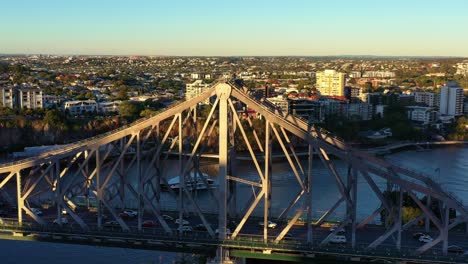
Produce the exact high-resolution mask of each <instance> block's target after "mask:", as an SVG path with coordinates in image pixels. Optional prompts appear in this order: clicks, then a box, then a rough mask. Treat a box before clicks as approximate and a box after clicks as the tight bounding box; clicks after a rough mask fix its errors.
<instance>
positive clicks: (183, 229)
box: [177, 225, 193, 233]
mask: <svg viewBox="0 0 468 264" xmlns="http://www.w3.org/2000/svg"><path fill="white" fill-rule="evenodd" d="M177 231H178V232H179V233H186V232H192V231H193V228H192V227H191V226H187V225H183V226H181V227H179V228H177Z"/></svg>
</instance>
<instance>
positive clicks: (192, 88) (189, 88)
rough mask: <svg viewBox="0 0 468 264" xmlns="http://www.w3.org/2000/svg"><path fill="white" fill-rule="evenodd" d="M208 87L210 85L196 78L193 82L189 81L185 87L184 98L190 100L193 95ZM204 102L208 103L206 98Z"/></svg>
mask: <svg viewBox="0 0 468 264" xmlns="http://www.w3.org/2000/svg"><path fill="white" fill-rule="evenodd" d="M209 87H211V85H210V84H208V83H203V81H202V80H196V81H195V82H193V83H189V84H187V85H186V87H185V99H186V100H190V99H192V98H194V97H197V96H199V95H200V94H202V93H203V92H204V91H205V90H206V89H208V88H209ZM205 103H208V100H206V102H205Z"/></svg>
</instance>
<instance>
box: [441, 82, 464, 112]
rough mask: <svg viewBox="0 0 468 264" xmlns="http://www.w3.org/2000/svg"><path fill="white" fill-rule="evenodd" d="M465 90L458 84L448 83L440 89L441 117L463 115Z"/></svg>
mask: <svg viewBox="0 0 468 264" xmlns="http://www.w3.org/2000/svg"><path fill="white" fill-rule="evenodd" d="M463 99H464V96H463V88H461V87H460V86H459V85H458V83H456V82H452V81H451V82H447V84H446V85H445V86H442V87H441V88H440V107H439V112H440V114H441V115H448V116H460V115H463Z"/></svg>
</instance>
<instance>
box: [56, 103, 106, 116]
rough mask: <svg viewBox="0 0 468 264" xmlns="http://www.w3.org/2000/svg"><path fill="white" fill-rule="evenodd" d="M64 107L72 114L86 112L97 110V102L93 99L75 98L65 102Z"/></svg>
mask: <svg viewBox="0 0 468 264" xmlns="http://www.w3.org/2000/svg"><path fill="white" fill-rule="evenodd" d="M64 109H65V110H68V111H69V113H70V114H72V115H79V114H83V113H86V112H97V110H98V104H97V103H96V101H95V100H76V101H68V102H65V105H64Z"/></svg>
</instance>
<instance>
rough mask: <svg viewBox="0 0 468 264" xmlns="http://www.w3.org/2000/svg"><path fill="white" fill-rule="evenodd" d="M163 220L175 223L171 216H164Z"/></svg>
mask: <svg viewBox="0 0 468 264" xmlns="http://www.w3.org/2000/svg"><path fill="white" fill-rule="evenodd" d="M162 218H163V219H164V220H166V221H174V217H172V216H170V215H162Z"/></svg>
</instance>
